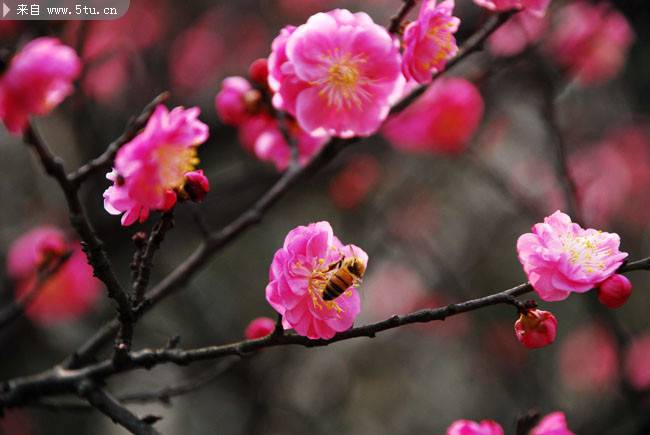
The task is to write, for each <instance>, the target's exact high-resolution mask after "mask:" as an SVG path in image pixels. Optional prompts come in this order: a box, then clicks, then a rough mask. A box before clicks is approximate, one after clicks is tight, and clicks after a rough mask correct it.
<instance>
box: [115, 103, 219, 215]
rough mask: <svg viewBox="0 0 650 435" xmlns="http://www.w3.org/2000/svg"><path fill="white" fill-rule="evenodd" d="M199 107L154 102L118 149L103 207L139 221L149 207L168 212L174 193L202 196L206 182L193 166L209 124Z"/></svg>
mask: <svg viewBox="0 0 650 435" xmlns="http://www.w3.org/2000/svg"><path fill="white" fill-rule="evenodd" d="M199 112H200V111H199V109H198V108H191V109H184V108H182V107H176V108H175V109H173V110H172V111H171V112H170V111H169V110H167V108H166V107H165V106H163V105H159V106H158V107H156V109H155V111H154V112H153V114H152V115H151V118H149V121H148V122H147V125H146V127H145V128H144V130H143V131H142V132H141V133H140V134H138V135H137V136H136V137H135V138H133V140H131V141H130V142H129V143H127V144H125V145H124V146H123V147H122V148H120V150H119V151H118V153H117V156H116V158H115V167H114V169H113V171H112V172H110V173H109V174H108V175H107V176H106V177H107V178H108V179H109V180H111V181H112V182H113V185H112V186H111V187H109V188H108V189H107V190H106V191H105V192H104V208H105V209H106V211H107V212H109V213H110V214H114V215H119V214H122V213H124V215H123V216H122V225H124V226H128V225H131V224H133V223H134V222H136V221H140V222H144V221H145V220H146V219H147V218H148V217H149V213H150V211H151V210H160V211H167V210H169V209H171V208H172V207H173V206H174V205H175V204H176V202H177V201H178V199H179V198H180V199H193V200H201V199H203V197H204V196H205V193H206V192H207V191H208V190H209V183H208V180H207V178H206V177H205V175H203V171H196V170H195V169H196V165H197V164H198V158H197V154H196V148H197V147H198V146H199V145H201V144H202V143H203V142H205V141H206V140H207V138H208V126H207V125H205V124H204V123H202V122H201V121H199V120H198V116H199ZM186 187H188V188H187V189H186Z"/></svg>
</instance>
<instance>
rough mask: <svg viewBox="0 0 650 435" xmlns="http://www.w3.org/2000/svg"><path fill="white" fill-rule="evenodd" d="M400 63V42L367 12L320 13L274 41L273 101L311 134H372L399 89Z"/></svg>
mask: <svg viewBox="0 0 650 435" xmlns="http://www.w3.org/2000/svg"><path fill="white" fill-rule="evenodd" d="M400 65H401V57H400V54H399V50H398V48H397V45H396V44H395V43H394V41H393V40H392V38H391V36H390V35H389V34H388V32H387V31H386V30H385V29H384V28H383V27H381V26H379V25H377V24H375V23H374V22H373V21H372V19H371V18H370V17H369V16H368V15H367V14H365V13H363V12H359V13H356V14H352V13H351V12H349V11H347V10H345V9H335V10H333V11H331V12H328V13H318V14H316V15H313V16H312V17H311V18H309V20H308V21H307V23H306V24H303V25H301V26H299V27H297V28H295V29H294V28H292V27H287V28H285V29H283V30H282V32H281V33H280V35H279V36H278V37H277V38H276V39H275V41H273V45H272V53H271V56H270V57H269V73H270V75H269V85H270V86H271V89H272V90H274V91H275V92H276V96H274V98H273V103H274V105H275V106H276V107H277V108H278V109H281V110H285V111H287V112H289V113H290V114H292V115H294V116H295V117H296V118H297V120H298V123H299V124H300V126H301V127H302V128H303V129H304V130H305V131H307V132H309V133H311V134H316V135H324V134H331V135H333V136H338V137H352V136H368V135H370V134H372V133H374V132H375V131H376V130H377V129H378V128H379V126H380V124H381V123H382V122H383V120H384V119H385V118H386V116H387V115H388V111H389V109H390V105H391V103H392V102H393V101H394V100H396V99H397V98H398V97H399V96H400V94H401V91H402V86H403V83H404V78H403V76H402V74H401V72H400Z"/></svg>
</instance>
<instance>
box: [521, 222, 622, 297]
mask: <svg viewBox="0 0 650 435" xmlns="http://www.w3.org/2000/svg"><path fill="white" fill-rule="evenodd" d="M532 231H533V232H532V233H526V234H524V235H522V236H520V237H519V240H518V241H517V253H518V255H519V261H520V262H521V264H522V265H523V266H524V271H525V272H526V275H528V280H529V281H530V283H531V284H532V285H533V287H534V288H535V291H536V292H537V294H538V295H539V297H540V298H542V299H543V300H545V301H560V300H563V299H566V298H567V297H568V296H569V294H570V293H571V292H576V293H584V292H586V291H589V290H590V289H592V288H594V287H595V286H597V285H598V284H600V283H601V282H603V281H604V280H606V279H607V278H609V277H610V276H612V275H613V274H614V272H616V270H617V269H618V268H619V267H620V266H621V264H623V259H625V257H627V253H625V252H621V251H619V245H620V238H619V236H618V234H614V233H611V234H610V233H605V232H601V231H597V230H594V229H591V228H589V229H586V230H585V229H583V228H581V227H580V225H578V224H575V223H572V222H571V218H570V217H569V216H567V215H566V214H564V213H562V212H560V211H556V212H555V213H553V214H552V215H551V216H549V217H547V218H545V219H544V223H539V224H535V225H534V226H533V229H532Z"/></svg>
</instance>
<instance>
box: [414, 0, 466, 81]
mask: <svg viewBox="0 0 650 435" xmlns="http://www.w3.org/2000/svg"><path fill="white" fill-rule="evenodd" d="M453 11H454V0H445V1H444V2H442V3H440V4H439V5H436V0H426V1H425V2H424V3H422V7H421V8H420V13H419V15H418V19H417V20H415V21H413V22H412V23H410V24H409V25H408V26H406V29H405V30H404V61H403V63H402V69H403V72H404V76H406V78H407V79H413V80H415V81H417V82H418V83H431V81H432V79H433V78H432V74H433V73H436V72H439V71H442V70H443V69H444V68H445V64H446V63H447V60H449V59H450V58H452V57H453V56H455V55H456V53H457V52H458V46H457V45H456V38H455V37H454V33H456V31H457V30H458V26H459V25H460V20H459V19H458V18H456V17H454V16H453V15H452V13H453Z"/></svg>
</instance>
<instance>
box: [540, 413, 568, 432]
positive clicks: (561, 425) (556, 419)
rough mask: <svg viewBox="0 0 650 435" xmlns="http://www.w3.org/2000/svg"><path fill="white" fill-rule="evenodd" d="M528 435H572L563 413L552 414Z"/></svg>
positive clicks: (545, 417)
mask: <svg viewBox="0 0 650 435" xmlns="http://www.w3.org/2000/svg"><path fill="white" fill-rule="evenodd" d="M530 435H574V434H573V432H571V431H570V430H569V427H568V425H567V422H566V417H565V416H564V413H563V412H559V411H557V412H552V413H550V414H548V415H546V416H544V418H542V420H541V421H540V422H539V423H538V424H537V425H536V426H535V427H534V428H533V429H532V430H531V431H530Z"/></svg>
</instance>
